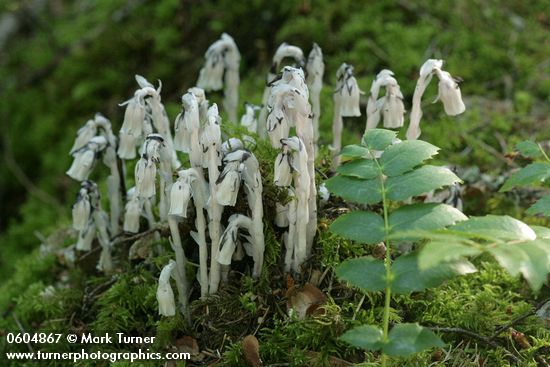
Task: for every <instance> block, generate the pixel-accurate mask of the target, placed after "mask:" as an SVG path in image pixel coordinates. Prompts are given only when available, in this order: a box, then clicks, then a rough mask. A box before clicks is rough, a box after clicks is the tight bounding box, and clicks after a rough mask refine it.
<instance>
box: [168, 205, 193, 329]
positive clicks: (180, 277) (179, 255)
mask: <svg viewBox="0 0 550 367" xmlns="http://www.w3.org/2000/svg"><path fill="white" fill-rule="evenodd" d="M168 225H169V227H170V234H171V235H172V241H170V245H171V246H172V250H174V253H175V254H176V267H175V269H174V271H173V276H174V278H175V279H176V286H177V287H178V301H179V304H180V305H181V308H182V312H183V314H184V315H185V316H186V318H187V320H188V321H189V320H190V313H189V305H188V303H189V300H188V294H189V283H188V281H187V275H186V268H187V257H186V256H185V252H184V251H183V244H182V242H181V236H180V232H179V227H178V221H177V217H176V216H173V215H169V216H168Z"/></svg>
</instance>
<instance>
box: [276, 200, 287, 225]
mask: <svg viewBox="0 0 550 367" xmlns="http://www.w3.org/2000/svg"><path fill="white" fill-rule="evenodd" d="M288 209H289V205H288V203H287V204H285V205H283V204H281V203H275V220H274V222H275V225H276V226H277V227H279V228H286V227H288Z"/></svg>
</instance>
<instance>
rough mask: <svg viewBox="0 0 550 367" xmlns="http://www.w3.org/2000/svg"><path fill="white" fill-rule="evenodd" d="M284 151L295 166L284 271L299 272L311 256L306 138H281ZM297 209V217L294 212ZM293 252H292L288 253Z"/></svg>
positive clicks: (293, 168) (309, 183)
mask: <svg viewBox="0 0 550 367" xmlns="http://www.w3.org/2000/svg"><path fill="white" fill-rule="evenodd" d="M281 143H282V144H283V150H284V151H285V154H287V156H289V157H290V167H291V169H292V184H293V190H292V196H294V197H295V200H296V203H295V209H294V208H293V207H292V206H289V232H288V238H287V243H286V249H287V253H286V256H285V270H286V271H289V270H290V269H292V270H293V271H294V272H299V270H300V265H302V264H303V262H304V261H305V260H306V258H307V256H308V242H307V234H308V228H307V227H308V222H309V220H310V215H309V205H308V201H309V197H310V190H311V180H310V176H309V171H308V169H307V166H308V159H309V158H308V152H307V151H306V147H305V144H304V143H303V141H302V140H301V139H300V138H298V137H296V136H293V137H290V138H285V139H281ZM294 210H295V217H293V214H294V213H293V211H294ZM289 252H290V254H289Z"/></svg>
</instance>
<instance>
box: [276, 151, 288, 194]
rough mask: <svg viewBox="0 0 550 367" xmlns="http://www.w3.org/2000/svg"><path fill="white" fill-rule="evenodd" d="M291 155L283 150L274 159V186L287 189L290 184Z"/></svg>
mask: <svg viewBox="0 0 550 367" xmlns="http://www.w3.org/2000/svg"><path fill="white" fill-rule="evenodd" d="M292 171H293V168H292V153H291V152H288V149H286V148H285V149H284V150H283V151H282V152H280V153H279V154H278V155H277V158H276V159H275V175H274V178H273V182H274V183H275V185H276V186H281V187H288V186H290V185H291V184H292Z"/></svg>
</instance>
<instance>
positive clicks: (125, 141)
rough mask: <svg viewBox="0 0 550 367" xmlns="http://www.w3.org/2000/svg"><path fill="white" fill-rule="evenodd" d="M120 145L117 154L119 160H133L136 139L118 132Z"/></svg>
mask: <svg viewBox="0 0 550 367" xmlns="http://www.w3.org/2000/svg"><path fill="white" fill-rule="evenodd" d="M118 136H119V139H120V144H119V146H118V150H117V154H118V156H119V157H120V159H126V160H128V159H134V158H135V157H136V140H137V139H136V137H135V136H134V135H131V134H127V133H125V132H124V131H122V130H120V133H119V135H118Z"/></svg>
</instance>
